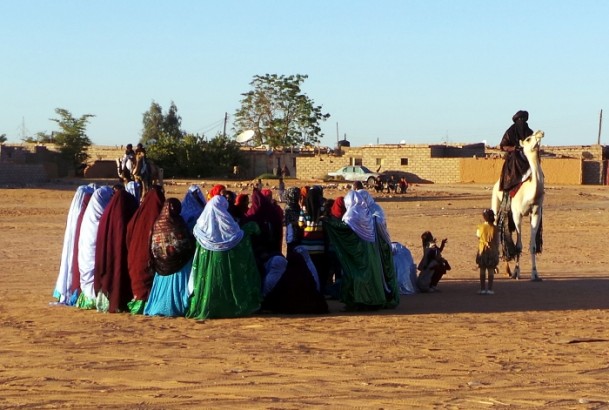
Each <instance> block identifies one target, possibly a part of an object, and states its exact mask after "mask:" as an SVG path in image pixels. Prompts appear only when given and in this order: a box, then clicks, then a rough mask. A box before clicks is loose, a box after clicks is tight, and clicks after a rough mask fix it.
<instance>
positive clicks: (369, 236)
mask: <svg viewBox="0 0 609 410" xmlns="http://www.w3.org/2000/svg"><path fill="white" fill-rule="evenodd" d="M345 207H346V209H347V210H346V212H345V214H344V215H343V218H342V221H341V220H338V219H336V218H328V219H326V220H325V228H327V235H328V239H329V240H330V241H331V242H332V244H333V246H334V248H335V250H336V254H337V256H338V258H339V260H340V263H341V266H342V269H343V278H342V282H341V291H340V301H341V302H343V303H344V304H345V305H346V307H347V309H380V308H393V307H395V306H397V305H398V304H399V301H400V296H399V292H398V287H397V280H396V274H395V267H394V266H393V256H392V253H391V244H390V243H387V241H386V239H385V238H384V236H383V235H382V234H381V232H380V229H381V228H380V227H379V224H378V223H376V222H375V218H374V217H373V216H372V214H371V212H370V210H369V209H368V206H367V205H366V202H365V199H364V198H363V197H362V195H361V194H360V193H358V192H357V191H353V190H352V191H349V192H348V193H347V195H345Z"/></svg>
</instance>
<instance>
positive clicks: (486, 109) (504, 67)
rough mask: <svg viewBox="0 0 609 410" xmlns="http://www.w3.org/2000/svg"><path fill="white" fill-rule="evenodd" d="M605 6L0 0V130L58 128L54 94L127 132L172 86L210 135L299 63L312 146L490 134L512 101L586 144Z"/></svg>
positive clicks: (608, 66)
mask: <svg viewBox="0 0 609 410" xmlns="http://www.w3.org/2000/svg"><path fill="white" fill-rule="evenodd" d="M608 21H609V2H607V1H604V0H598V1H592V0H581V1H576V0H574V1H560V0H552V1H550V0H540V1H519V0H515V1H509V2H506V1H493V0H485V1H473V0H472V1H467V0H461V1H458V0H453V1H433V0H420V1H410V0H396V1H389V0H375V1H372V0H370V1H359V0H350V1H346V0H345V1H343V0H324V1H322V0H320V1H318V0H311V1H295V0H277V1H275V0H255V1H254V0H242V1H237V0H222V1H211V0H209V1H207V0H200V1H195V0H192V1H185V0H176V1H171V2H169V1H153V0H146V1H144V0H129V1H118V0H117V1H113V0H106V1H94V0H88V1H85V0H72V1H67V0H54V1H47V0H45V1H37V0H2V1H0V36H1V39H2V40H1V41H0V56H1V58H0V78H2V80H1V81H0V100H1V109H0V134H6V135H7V137H8V138H9V141H11V142H20V138H21V135H22V132H23V124H25V128H26V129H27V131H28V132H29V134H30V135H33V134H35V133H36V132H39V131H45V132H51V131H54V130H56V129H57V128H56V124H55V123H54V122H52V121H50V120H49V119H50V118H56V116H55V112H54V110H55V108H57V107H61V108H65V109H67V110H69V111H70V112H72V114H73V115H74V116H80V115H82V114H94V115H96V117H95V118H92V119H91V121H90V124H89V126H88V135H89V137H90V138H91V139H92V140H93V142H94V143H95V144H104V145H115V144H116V145H121V144H126V143H129V142H137V140H138V139H139V136H140V133H141V129H142V114H143V113H144V112H145V111H147V110H148V108H149V107H150V104H151V102H152V101H156V102H158V103H159V104H160V105H161V106H162V107H163V108H164V109H165V110H166V109H167V108H168V107H169V105H170V103H171V101H173V102H175V104H176V106H177V107H178V113H179V115H181V117H182V127H183V128H184V130H186V131H188V132H196V133H204V134H205V135H206V136H209V137H212V136H214V135H215V134H216V133H217V132H220V131H222V122H223V118H224V114H225V113H228V115H229V129H230V128H231V124H232V121H231V119H232V114H234V112H235V110H236V109H237V108H238V107H239V105H240V100H241V94H242V93H245V92H247V91H249V90H250V85H249V83H250V82H251V80H252V78H253V76H254V75H263V74H266V73H269V74H280V75H281V74H283V75H290V74H306V75H308V76H309V78H308V79H307V80H306V81H305V83H304V84H303V87H302V90H303V92H305V93H306V94H307V95H308V96H309V97H310V98H311V99H313V100H314V102H315V103H316V104H318V105H321V106H322V107H323V111H324V112H327V113H329V114H330V115H331V118H330V119H329V120H328V121H326V122H324V123H323V132H324V134H325V136H324V138H323V139H322V145H324V146H333V145H335V144H336V141H337V138H340V139H342V138H344V137H345V135H346V138H347V139H348V140H349V141H351V143H352V145H363V144H369V143H377V142H379V143H397V142H400V141H402V140H405V141H407V142H408V143H438V142H450V143H470V142H480V141H483V140H486V141H487V142H488V144H490V145H497V144H498V143H499V140H500V139H501V136H502V134H503V132H504V131H505V129H506V128H507V127H508V126H509V125H510V124H511V117H512V115H513V114H514V113H515V112H516V111H517V110H519V109H526V110H528V111H529V113H530V119H529V125H530V126H531V128H533V129H542V130H544V131H545V132H546V139H545V144H547V145H580V144H584V145H586V144H595V143H596V142H597V138H598V127H599V113H600V110H601V109H604V113H605V117H606V118H609V52H607V50H608V47H609V24H608ZM608 127H609V123H608V122H607V121H605V124H604V126H603V132H602V136H601V143H603V144H609V141H608V140H609V133H608V132H607V128H608ZM337 128H338V134H337Z"/></svg>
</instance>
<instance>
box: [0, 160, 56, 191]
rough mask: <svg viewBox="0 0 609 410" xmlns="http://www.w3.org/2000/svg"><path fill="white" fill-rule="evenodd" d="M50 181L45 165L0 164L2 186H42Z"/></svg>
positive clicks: (0, 184)
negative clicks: (41, 184)
mask: <svg viewBox="0 0 609 410" xmlns="http://www.w3.org/2000/svg"><path fill="white" fill-rule="evenodd" d="M48 181H49V175H48V173H47V170H46V168H45V164H12V163H0V186H5V185H30V184H40V183H44V182H48Z"/></svg>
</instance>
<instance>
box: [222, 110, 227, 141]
mask: <svg viewBox="0 0 609 410" xmlns="http://www.w3.org/2000/svg"><path fill="white" fill-rule="evenodd" d="M227 122H228V113H227V112H225V113H224V129H223V131H222V136H223V137H224V138H226V123H227Z"/></svg>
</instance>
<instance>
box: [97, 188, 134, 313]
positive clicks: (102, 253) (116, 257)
mask: <svg viewBox="0 0 609 410" xmlns="http://www.w3.org/2000/svg"><path fill="white" fill-rule="evenodd" d="M137 206H138V203H137V200H136V199H135V197H134V196H133V195H131V194H129V193H128V192H127V191H125V189H124V188H117V189H116V192H115V193H114V195H113V196H112V199H111V200H110V203H109V204H108V206H107V207H106V209H105V210H104V214H103V215H102V217H101V220H100V221H99V229H98V231H97V246H96V248H95V277H94V287H95V294H96V295H97V303H96V305H97V310H99V311H102V312H111V313H118V312H124V311H127V310H128V306H127V304H128V303H129V301H130V300H131V299H132V298H133V292H132V290H131V280H130V279H129V269H128V266H127V240H126V233H127V224H128V223H129V220H130V219H131V217H132V216H133V214H134V213H135V211H136V210H137Z"/></svg>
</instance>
